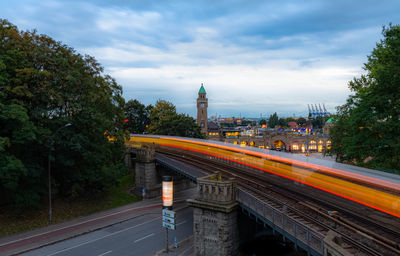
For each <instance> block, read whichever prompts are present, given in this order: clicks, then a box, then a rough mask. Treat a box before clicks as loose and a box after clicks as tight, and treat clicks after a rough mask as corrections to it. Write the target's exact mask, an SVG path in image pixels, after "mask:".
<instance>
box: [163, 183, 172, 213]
mask: <svg viewBox="0 0 400 256" xmlns="http://www.w3.org/2000/svg"><path fill="white" fill-rule="evenodd" d="M173 196H174V188H173V182H172V177H171V176H163V181H162V200H163V207H165V208H172V204H173V199H174V198H173Z"/></svg>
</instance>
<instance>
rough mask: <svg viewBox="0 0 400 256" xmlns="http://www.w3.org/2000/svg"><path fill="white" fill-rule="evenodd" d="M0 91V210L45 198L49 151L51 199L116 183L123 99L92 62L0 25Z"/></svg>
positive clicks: (3, 22) (121, 146) (33, 34)
mask: <svg viewBox="0 0 400 256" xmlns="http://www.w3.org/2000/svg"><path fill="white" fill-rule="evenodd" d="M0 89H1V90H0V126H1V129H0V151H1V153H0V155H1V156H0V193H1V194H2V195H5V196H4V197H3V196H2V197H1V199H0V203H11V204H13V205H14V206H16V207H17V208H20V209H21V208H24V207H34V206H38V205H39V202H40V199H41V198H42V197H47V179H46V177H47V158H48V155H49V152H50V150H51V151H52V154H51V155H52V158H51V161H52V183H53V185H54V188H56V189H55V190H54V191H55V193H56V194H57V195H62V196H71V195H79V194H83V193H85V192H96V191H101V190H103V189H104V188H106V187H107V186H109V185H110V184H112V183H114V182H115V180H116V176H117V175H118V172H120V171H122V170H123V167H121V165H120V163H121V162H122V161H121V160H122V158H123V156H124V142H123V136H124V131H123V129H122V125H123V118H124V112H123V106H124V99H123V98H122V96H121V95H122V89H121V87H120V86H119V85H118V84H117V83H116V82H115V80H114V79H113V78H111V77H110V76H107V75H103V68H102V67H101V66H100V64H98V63H97V62H96V61H95V59H94V58H92V57H90V56H87V55H86V56H82V55H80V54H77V53H76V52H75V50H74V49H72V48H70V47H68V46H66V45H63V44H62V43H61V42H57V41H55V40H53V39H52V38H50V37H48V36H46V35H38V34H37V33H36V31H33V32H24V31H19V30H18V29H17V27H16V26H14V25H13V24H11V23H10V22H8V21H6V20H2V19H0ZM67 123H70V124H72V125H70V126H69V127H66V128H65V129H59V128H60V127H63V126H65V125H66V124H67ZM56 132H57V133H56ZM107 136H112V137H114V138H116V140H114V141H109V140H108V139H107ZM3 200H4V201H6V202H1V201H3Z"/></svg>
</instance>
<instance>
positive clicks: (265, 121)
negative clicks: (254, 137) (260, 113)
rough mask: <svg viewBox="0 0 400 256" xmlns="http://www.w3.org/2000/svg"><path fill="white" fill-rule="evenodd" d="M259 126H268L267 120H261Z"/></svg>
mask: <svg viewBox="0 0 400 256" xmlns="http://www.w3.org/2000/svg"><path fill="white" fill-rule="evenodd" d="M259 124H260V125H264V124H267V120H265V119H261V120H260V122H259Z"/></svg>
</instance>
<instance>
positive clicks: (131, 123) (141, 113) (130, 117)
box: [124, 100, 153, 133]
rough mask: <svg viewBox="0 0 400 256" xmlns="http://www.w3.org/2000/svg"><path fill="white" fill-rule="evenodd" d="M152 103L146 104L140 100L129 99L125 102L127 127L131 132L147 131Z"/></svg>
mask: <svg viewBox="0 0 400 256" xmlns="http://www.w3.org/2000/svg"><path fill="white" fill-rule="evenodd" d="M152 107H153V106H152V105H148V106H145V105H144V104H142V103H140V102H139V101H138V100H129V101H128V102H127V103H126V104H125V116H126V119H127V120H126V122H125V125H124V128H125V129H128V130H129V132H130V133H143V132H145V131H146V126H148V125H149V124H150V114H151V109H152Z"/></svg>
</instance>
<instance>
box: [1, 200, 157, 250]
mask: <svg viewBox="0 0 400 256" xmlns="http://www.w3.org/2000/svg"><path fill="white" fill-rule="evenodd" d="M157 205H160V203H157V204H150V205H145V206H139V207H134V208H129V209H126V210H123V211H119V212H114V213H111V214H108V215H104V216H101V217H97V218H94V219H90V220H86V221H82V222H79V223H76V224H73V225H71V226H66V227H62V228H58V229H54V230H50V231H47V232H43V233H40V234H36V235H32V236H28V237H23V238H20V239H17V240H13V241H10V242H7V243H4V244H0V247H2V246H4V245H7V244H12V243H16V242H19V241H22V240H25V239H30V238H32V237H36V236H41V235H45V234H49V233H52V232H55V231H59V230H63V229H67V228H71V227H75V226H79V225H81V224H84V223H87V222H91V221H95V220H99V219H102V218H106V217H109V216H113V215H117V214H120V213H123V212H127V211H131V210H135V209H140V208H147V207H152V206H157Z"/></svg>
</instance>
